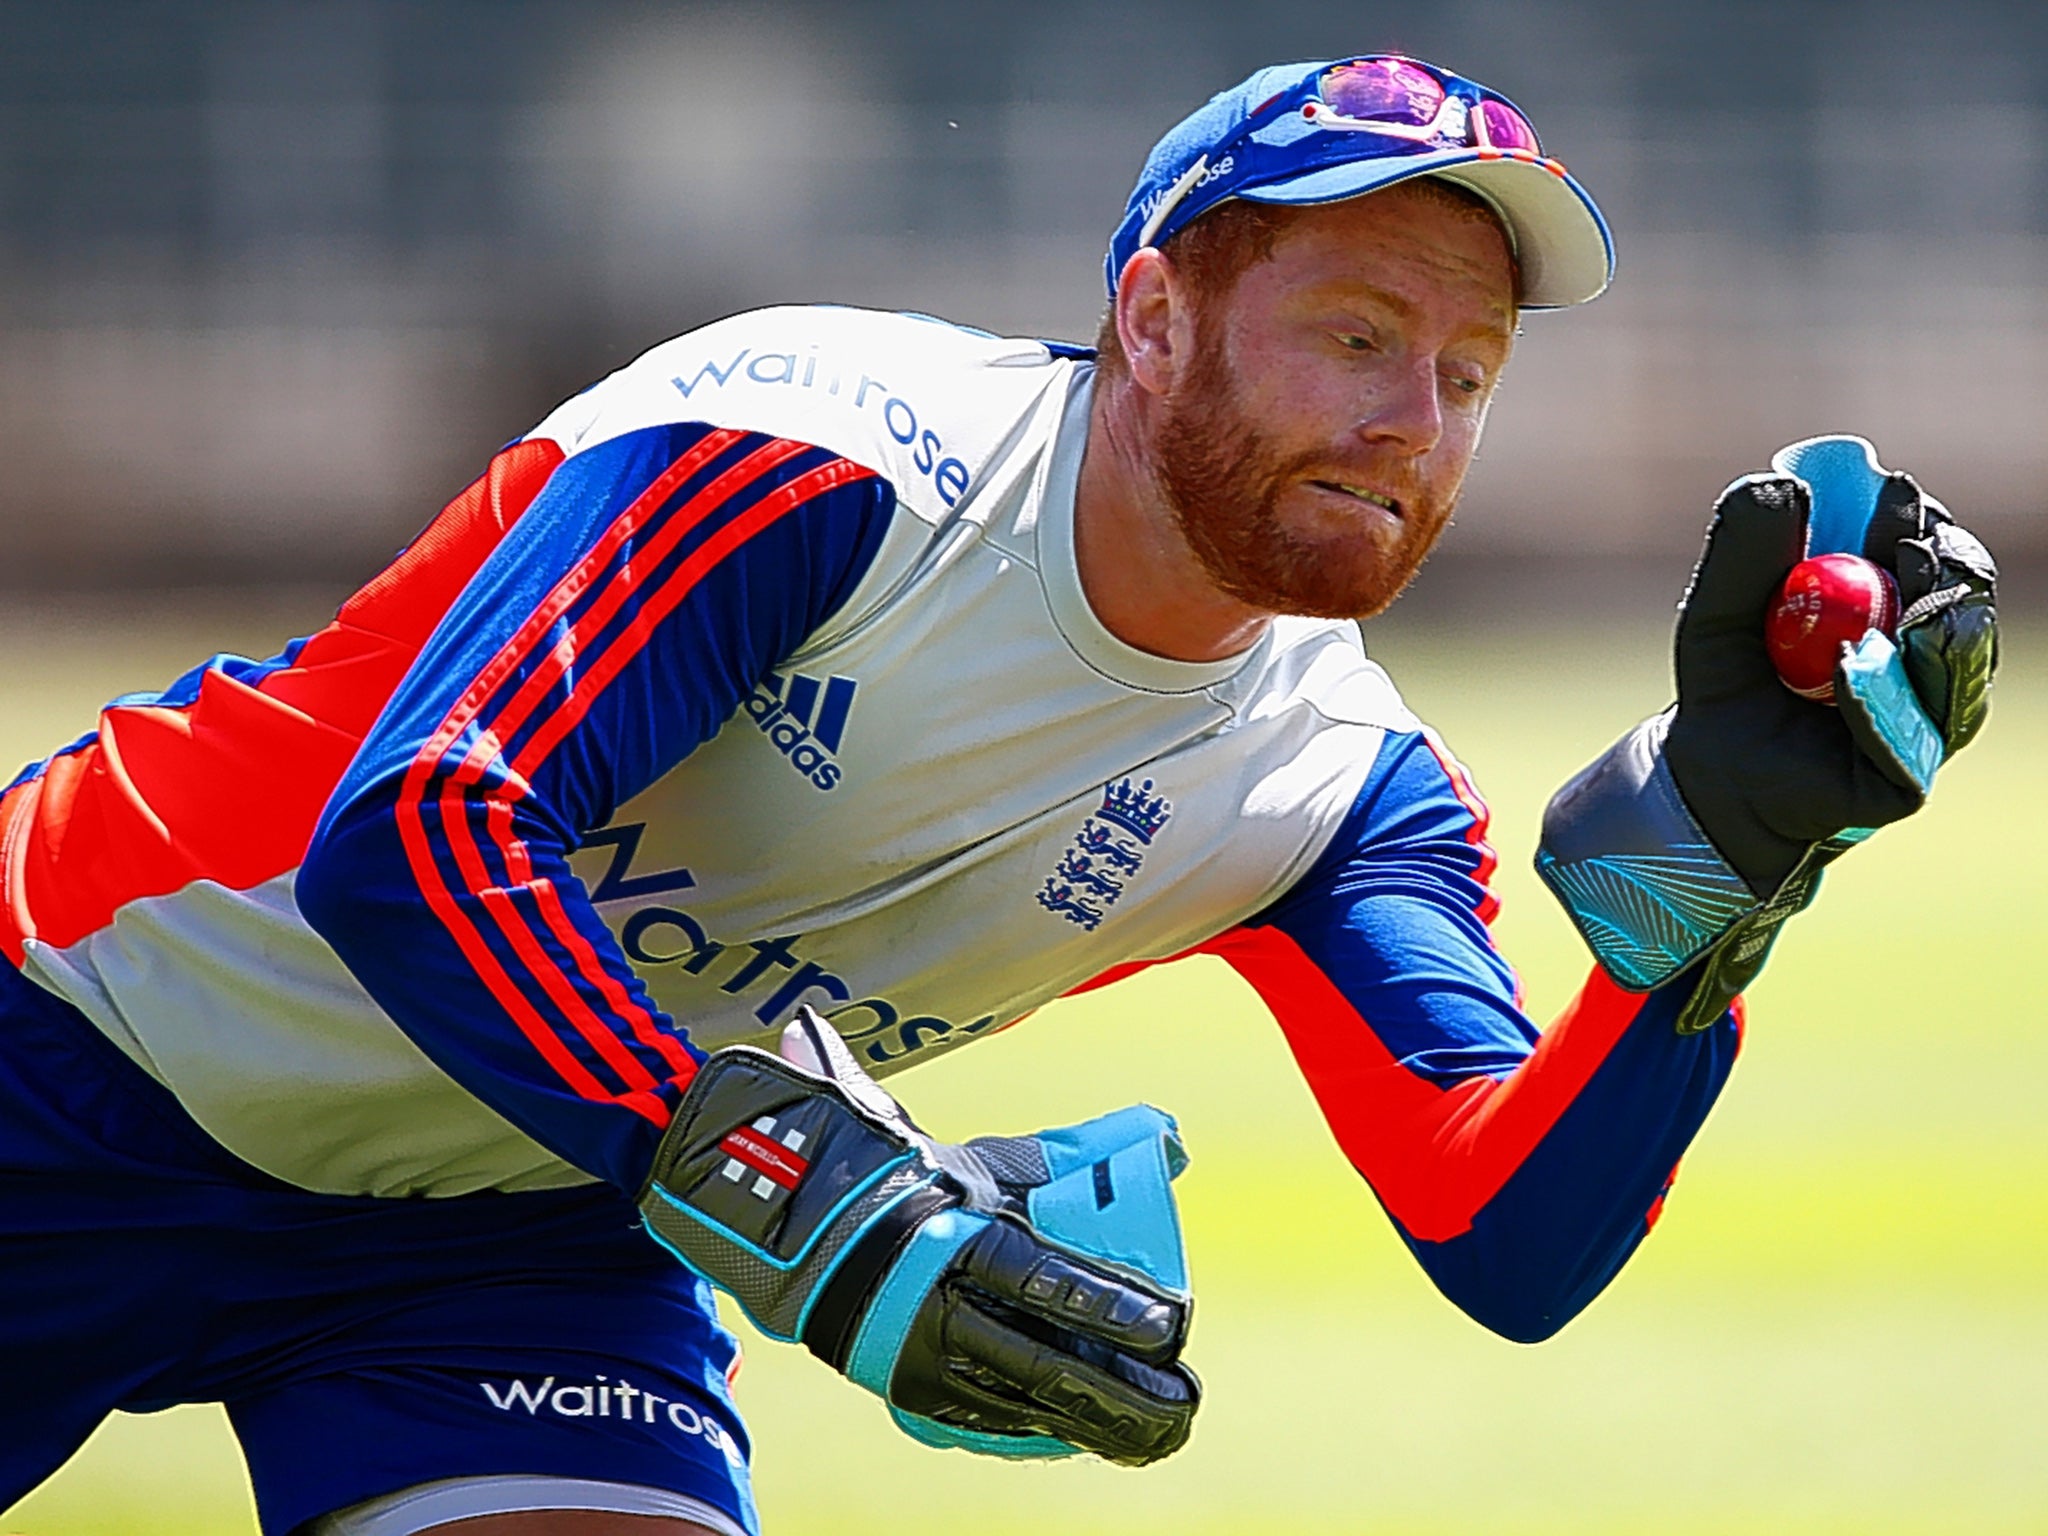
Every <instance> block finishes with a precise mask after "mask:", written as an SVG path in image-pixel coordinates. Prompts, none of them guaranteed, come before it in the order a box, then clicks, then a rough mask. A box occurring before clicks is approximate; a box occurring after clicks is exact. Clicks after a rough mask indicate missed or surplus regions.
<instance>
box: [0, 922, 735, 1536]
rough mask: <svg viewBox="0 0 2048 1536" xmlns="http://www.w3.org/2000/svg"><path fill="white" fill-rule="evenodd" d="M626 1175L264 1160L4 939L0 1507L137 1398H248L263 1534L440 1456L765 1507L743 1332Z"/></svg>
mask: <svg viewBox="0 0 2048 1536" xmlns="http://www.w3.org/2000/svg"><path fill="white" fill-rule="evenodd" d="M636 1222H637V1218H636V1216H635V1213H634V1211H633V1209H632V1207H631V1205H630V1204H629V1203H628V1202H627V1201H626V1200H625V1199H624V1198H623V1197H622V1196H620V1195H619V1194H618V1193H617V1192H616V1191H613V1190H611V1189H610V1188H609V1187H603V1186H600V1187H596V1188H585V1189H576V1190H559V1191H549V1192H544V1193H536V1194H520V1195H498V1194H480V1195H468V1196H462V1197H459V1198H455V1199H447V1200H379V1199H371V1198H353V1197H344V1196H333V1195H316V1194H309V1193H307V1192H306V1191H304V1190H299V1189H294V1188H292V1187H291V1186H290V1185H287V1184H283V1183H280V1182H278V1181H277V1180H275V1179H272V1178H270V1177H269V1176H267V1175H265V1174H262V1173H259V1172H257V1171H256V1170H255V1169H253V1168H251V1167H249V1166H248V1165H247V1164H245V1163H243V1162H241V1161H240V1160H239V1159H238V1158H236V1157H234V1156H233V1155H232V1154H230V1153H229V1152H227V1151H226V1150H225V1149H224V1148H223V1147H221V1146H220V1145H219V1143H217V1142H215V1141H213V1140H212V1139H211V1138H209V1137H208V1136H207V1135H206V1134H205V1132H203V1131H202V1130H200V1128H199V1127H198V1125H197V1124H196V1123H195V1122H194V1121H193V1120H192V1119H191V1118H190V1117H189V1116H187V1115H186V1114H185V1112H184V1111H183V1110H182V1109H181V1108H180V1107H179V1106H178V1104H177V1102H176V1101H175V1100H174V1099H173V1098H172V1097H171V1096H170V1094H169V1093H168V1092H166V1091H165V1090H164V1089H163V1088H162V1087H160V1086H159V1085H158V1084H157V1083H156V1082H154V1081H153V1080H151V1079H150V1078H149V1077H148V1076H147V1075H146V1074H144V1073H143V1072H142V1071H141V1070H140V1069H138V1068H137V1067H136V1066H135V1065H134V1064H133V1063H131V1062H130V1061H129V1060H128V1059H127V1058H126V1057H125V1056H123V1055H122V1054H121V1053H120V1051H119V1050H118V1049H117V1048H116V1047H115V1046H114V1045H113V1044H112V1043H111V1042H110V1041H108V1040H107V1039H106V1037H105V1036H103V1035H101V1034H100V1033H99V1031H98V1030H96V1029H95V1028H94V1027H93V1026H92V1024H91V1023H90V1022H88V1021H87V1020H86V1019H85V1018H84V1017H83V1016H82V1015H80V1014H79V1013H77V1012H76V1011H75V1010H73V1009H72V1008H71V1007H70V1006H69V1005H68V1004H66V1003H64V1002H62V1001H60V1000H59V999H57V998H55V997H53V996H51V995H50V994H48V993H46V992H44V991H43V990H42V989H41V988H38V987H36V986H34V985H33V984H31V983H29V982H27V981H25V980H24V979H23V978H22V977H21V976H20V975H19V974H18V973H17V972H15V971H14V970H13V969H11V968H10V967H9V966H8V965H7V964H6V963H5V961H4V960H0V1362H4V1364H5V1371H6V1376H7V1388H8V1390H7V1391H6V1392H4V1393H0V1510H5V1509H6V1508H7V1507H8V1506H9V1505H11V1504H12V1503H13V1502H14V1501H15V1500H16V1499H18V1498H20V1497H21V1496H22V1495H24V1494H26V1493H27V1492H28V1491H29V1490H30V1489H32V1488H34V1487H35V1486H36V1484H37V1483H39V1482H40V1481H42V1479H44V1478H45V1477H47V1476H48V1475H49V1474H50V1473H51V1472H53V1471H55V1470H56V1468H57V1467H58V1466H59V1465H61V1464H62V1462H63V1461H64V1460H65V1458H66V1457H68V1456H69V1455H70V1454H71V1452H72V1451H74V1450H76V1449H77V1447H78V1446H79V1444H80V1443H81V1442H82V1441H83V1440H84V1439H85V1437H86V1436H87V1435H89V1434H90V1433H91V1432H92V1430H93V1428H94V1426H96V1425H97V1424H98V1423H99V1422H100V1420H101V1419H102V1418H104V1417H105V1416H106V1415H107V1414H108V1413H110V1412H112V1411H113V1410H115V1409H125V1410H127V1411H129V1412H148V1411H150V1410H152V1409H157V1408H164V1407H168V1406H170V1405H171V1404H173V1403H189V1402H223V1403H225V1404H226V1405H227V1409H228V1413H229V1415H230V1417H231V1419H232V1420H233V1423H234V1426H235V1431H236V1433H237V1434H238V1435H239V1436H240V1438H241V1442H242V1449H243V1451H244V1453H245V1454H246V1456H247V1458H248V1463H249V1475H250V1478H251V1480H252V1482H253V1483H254V1485H255V1491H256V1503H257V1508H258V1510H259V1512H260V1514H261V1516H262V1520H263V1527H264V1529H265V1530H266V1531H268V1532H272V1533H275V1536H282V1533H284V1532H288V1531H291V1530H293V1529H294V1528H296V1527H297V1526H299V1525H300V1524H301V1523H302V1522H305V1521H308V1520H311V1519H313V1518H315V1517H316V1516H319V1515H322V1514H325V1513H327V1512H328V1511H330V1510H334V1509H340V1508H344V1507H346V1506H348V1505H351V1504H355V1503H358V1502H360V1501H362V1500H364V1499H369V1498H374V1497H376V1496H378V1495H380V1494H385V1493H390V1492H395V1491H396V1490H398V1489H401V1488H408V1487H411V1486H413V1485H415V1484H418V1483H424V1482H431V1481H434V1480H437V1479H441V1478H452V1477H472V1476H488V1475H496V1474H519V1473H524V1474H530V1475H539V1476H560V1477H573V1478H586V1479H593V1480H597V1481H603V1482H615V1483H636V1484H643V1485H647V1486H650V1487H654V1488H661V1489H668V1490H672V1491H674V1492H676V1493H680V1494H684V1495H687V1496H688V1497H691V1498H695V1499H699V1500H702V1501H703V1502H705V1503H707V1504H710V1505H712V1506H713V1507H715V1508H717V1509H720V1510H723V1511H725V1512H726V1513H727V1514H728V1515H730V1516H731V1517H732V1518H733V1519H734V1520H735V1521H736V1522H738V1523H739V1524H740V1525H741V1526H743V1527H744V1528H746V1529H747V1530H750V1531H751V1530H756V1529H758V1522H757V1520H756V1518H755V1514H754V1506H753V1497H752V1493H751V1488H750V1484H749V1481H748V1475H747V1465H746V1462H747V1454H748V1453H747V1438H746V1431H745V1429H744V1427H743V1426H742V1425H741V1422H740V1419H739V1415H738V1413H737V1411H736V1410H735V1409H734V1407H733V1402H732V1397H731V1394H730V1392H729V1390H728V1387H727V1373H728V1371H729V1369H730V1368H731V1366H732V1364H733V1361H734V1359H735V1356H736V1353H737V1346H736V1344H735V1342H734V1340H733V1338H732V1335H730V1334H728V1333H727V1332H726V1331H725V1330H724V1329H723V1328H721V1327H720V1326H719V1324H718V1321H717V1317H716V1314H715V1312H714V1311H713V1307H712V1301H711V1293H710V1290H709V1288H708V1287H707V1286H705V1285H703V1284H702V1283H701V1282H699V1281H697V1280H695V1279H694V1278H692V1277H691V1276H690V1275H689V1274H688V1273H687V1272H686V1271H684V1270H683V1269H682V1268H681V1267H680V1266H679V1265H677V1264H676V1263H675V1261H674V1260H673V1259H671V1258H669V1257H668V1255H666V1254H665V1253H664V1252H662V1250H661V1249H659V1248H657V1247H656V1246H655V1245H654V1243H652V1242H651V1241H649V1240H648V1238H647V1236H646V1235H645V1233H643V1232H641V1231H639V1230H638V1229H637V1225H636Z"/></svg>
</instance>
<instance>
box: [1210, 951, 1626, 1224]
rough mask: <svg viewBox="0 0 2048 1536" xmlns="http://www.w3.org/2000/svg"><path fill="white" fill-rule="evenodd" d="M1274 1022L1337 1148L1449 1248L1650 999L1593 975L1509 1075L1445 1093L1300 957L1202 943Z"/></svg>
mask: <svg viewBox="0 0 2048 1536" xmlns="http://www.w3.org/2000/svg"><path fill="white" fill-rule="evenodd" d="M1204 947H1205V948H1207V949H1208V950H1209V951H1210V952H1211V953H1214V954H1219V955H1222V956H1223V957H1224V958H1225V959H1226V960H1228V961H1229V962H1230V963H1231V965H1232V966H1234V967H1235V968H1236V969H1237V971H1238V972H1239V974H1241V975H1242V976H1243V977H1244V978H1245V980H1247V981H1249V982H1250V983H1251V984H1252V986H1253V988H1254V989H1256V990H1257V992H1258V994H1259V996H1260V997H1261V998H1263V999H1264V1000H1265V1003H1266V1006H1267V1007H1268V1008H1270V1009H1271V1010H1272V1011H1273V1016H1274V1018H1276V1019H1277V1020H1278V1021H1279V1024H1280V1028H1281V1030H1282V1031H1283V1032H1284V1033H1285V1034H1286V1036H1287V1043H1288V1045H1289V1047H1290V1048H1292V1050H1293V1052H1294V1059H1295V1060H1296V1061H1297V1062H1298V1063H1299V1064H1300V1066H1301V1071H1302V1075H1303V1076H1304V1077H1306V1078H1307V1079H1308V1084H1309V1087H1310V1089H1311V1090H1312V1091H1313V1092H1314V1094H1315V1096H1316V1102H1317V1103H1318V1104H1319V1105H1321V1106H1322V1111H1323V1116H1324V1118H1325V1119H1326V1120H1328V1121H1329V1124H1330V1129H1331V1131H1332V1132H1334V1133H1335V1135H1336V1137H1337V1143H1338V1145H1339V1146H1341V1147H1342V1148H1343V1149H1344V1153H1345V1155H1346V1156H1347V1157H1349V1158H1350V1159H1351V1162H1352V1165H1353V1166H1354V1167H1356V1168H1357V1169H1358V1171H1359V1172H1360V1173H1361V1174H1363V1175H1364V1176H1365V1178H1366V1180H1367V1182H1369V1183H1370V1184H1371V1185H1372V1187H1373V1189H1374V1191H1375V1192H1376V1193H1377V1194H1378V1195H1379V1197H1380V1199H1381V1200H1382V1201H1383V1202H1384V1203H1385V1205H1386V1207H1387V1210H1388V1211H1389V1212H1390V1213H1391V1214H1392V1215H1393V1217H1394V1219H1395V1220H1397V1221H1398V1222H1400V1223H1401V1225H1402V1227H1403V1228H1405V1229H1406V1230H1407V1231H1408V1232H1409V1233H1410V1234H1411V1235H1412V1236H1414V1237H1416V1238H1419V1239H1421V1240H1422V1241H1424V1242H1435V1243H1440V1242H1446V1241H1448V1240H1449V1239H1451V1238H1454V1237H1457V1236H1458V1235H1459V1234H1461V1233H1463V1232H1465V1231H1468V1230H1469V1229H1470V1228H1471V1225H1472V1221H1473V1218H1474V1217H1476V1216H1477V1215H1478V1214H1479V1212H1480V1210H1481V1209H1482V1208H1483V1207H1484V1206H1485V1205H1486V1203H1487V1202H1488V1201H1489V1200H1491V1199H1492V1198H1493V1197H1494V1196H1495V1195H1496V1194H1498V1193H1499V1192H1500V1189H1501V1187H1502V1186H1503V1185H1504V1184H1506V1183H1507V1181H1508V1180H1509V1179H1510V1178H1511V1177H1513V1175H1514V1173H1515V1171H1516V1170H1517V1169H1518V1168H1520V1167H1521V1166H1522V1164H1523V1163H1524V1162H1525V1161H1526V1160H1527V1159H1528V1157H1529V1154H1530V1153H1531V1152H1533V1151H1534V1150H1535V1149H1536V1146H1537V1144H1538V1143H1539V1142H1540V1141H1542V1139H1543V1138H1544V1136H1545V1135H1546V1134H1548V1132H1549V1131H1550V1128H1551V1127H1552V1126H1553V1125H1555V1124H1556V1123H1557V1121H1558V1117H1559V1116H1560V1115H1562V1114H1563V1113H1564V1112H1565V1110H1566V1108H1568V1107H1569V1106H1570V1104H1571V1103H1572V1101H1573V1100H1574V1099H1575V1098H1576V1097H1577V1096H1578V1094H1579V1092H1580V1091H1581V1090H1582V1089H1583V1088H1584V1087H1585V1086H1586V1084H1587V1083H1588V1082H1589V1081H1591V1079H1592V1076H1593V1074H1594V1073H1595V1072H1596V1071H1598V1070H1599V1068H1600V1064H1601V1063H1602V1062H1603V1061H1605V1060H1606V1059H1607V1055H1608V1053H1609V1052H1610V1051H1611V1050H1612V1049H1613V1048H1614V1044H1615V1042H1616V1041H1618V1040H1619V1039H1620V1038H1621V1036H1622V1033H1623V1031H1625V1030H1626V1029H1627V1028H1628V1026H1629V1025H1630V1024H1631V1023H1632V1022H1633V1021H1634V1020H1635V1017H1636V1015H1637V1013H1638V1012H1639V1011H1640V1009H1641V1008H1642V1006H1643V1002H1644V995H1643V994H1638V993H1631V992H1624V991H1622V990H1621V988H1619V987H1617V986H1616V985H1615V984H1614V983H1613V982H1611V981H1609V980H1608V979H1607V977H1606V975H1605V974H1604V973H1603V972H1601V971H1599V970H1595V971H1594V972H1593V974H1592V976H1591V977H1590V978H1589V979H1588V980H1587V982H1586V984H1585V986H1584V987H1583V988H1581V989H1580V992H1579V995H1578V996H1577V997H1576V998H1575V999H1573V1001H1572V1004H1571V1006H1570V1007H1568V1008H1567V1009H1565V1011H1564V1013H1563V1014H1562V1015H1561V1016H1560V1017H1559V1018H1558V1020H1557V1022H1556V1023H1554V1024H1552V1025H1551V1026H1550V1028H1549V1029H1548V1030H1546V1031H1544V1034H1543V1038H1542V1039H1541V1040H1540V1041H1538V1042H1537V1045H1536V1049H1535V1051H1534V1052H1533V1053H1532V1054H1531V1055H1530V1056H1529V1058H1528V1059H1527V1060H1526V1061H1524V1062H1523V1063H1522V1065H1521V1066H1519V1067H1517V1068H1516V1069H1515V1070H1514V1071H1513V1072H1512V1073H1510V1074H1509V1075H1508V1076H1507V1077H1506V1078H1503V1079H1495V1078H1491V1077H1477V1078H1468V1079H1467V1080H1466V1081H1464V1082H1461V1083H1458V1084H1456V1085H1454V1086H1453V1087H1451V1088H1448V1089H1444V1088H1438V1087H1437V1086H1436V1085H1434V1084H1433V1083H1430V1082H1428V1081H1427V1080H1425V1079H1423V1078H1420V1077H1417V1076H1416V1075H1415V1074H1414V1073H1412V1072H1410V1071H1408V1070H1407V1068H1405V1067H1403V1066H1402V1065H1401V1063H1400V1062H1399V1061H1397V1060H1396V1059H1395V1058H1394V1057H1393V1056H1392V1055H1391V1054H1390V1053H1389V1052H1388V1050H1387V1048H1386V1046H1385V1044H1384V1043H1383V1042H1382V1041H1381V1040H1380V1038H1379V1036H1378V1035H1377V1034H1375V1033H1374V1032H1373V1030H1372V1028H1371V1026H1370V1025H1369V1024H1368V1023H1367V1021H1366V1020H1365V1019H1363V1018H1361V1017H1360V1016H1359V1013H1358V1010H1357V1009H1355V1008H1353V1007H1352V1006H1351V1003H1350V1001H1349V1000H1348V999H1347V998H1346V997H1345V996H1344V994H1343V993H1342V992H1341V991H1339V990H1338V987H1337V984H1336V983H1335V982H1333V981H1331V980H1330V978H1329V977H1328V976H1326V975H1324V974H1323V972H1322V969H1321V968H1320V967H1319V966H1317V964H1316V963H1315V961H1313V960H1312V959H1310V958H1309V956H1308V954H1307V953H1306V952H1305V951H1304V950H1303V949H1302V948H1301V946H1300V945H1299V944H1297V943H1295V941H1294V940H1293V939H1292V938H1290V937H1289V936H1288V935H1287V934H1285V933H1283V932H1282V931H1281V930H1280V929H1278V928H1239V929H1234V930H1232V931H1231V932H1230V933H1227V934H1225V935H1223V936H1222V937H1221V938H1220V939H1217V940H1215V941H1213V942H1212V943H1211V944H1209V945H1206V946H1204Z"/></svg>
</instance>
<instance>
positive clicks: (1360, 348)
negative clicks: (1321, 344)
mask: <svg viewBox="0 0 2048 1536" xmlns="http://www.w3.org/2000/svg"><path fill="white" fill-rule="evenodd" d="M1337 345H1338V346H1340V347H1343V348H1345V349H1346V350H1347V351H1351V352H1370V351H1372V349H1373V347H1372V338H1371V337H1370V336H1361V335H1359V334H1358V333H1357V332H1356V331H1339V332H1338V333H1337Z"/></svg>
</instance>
